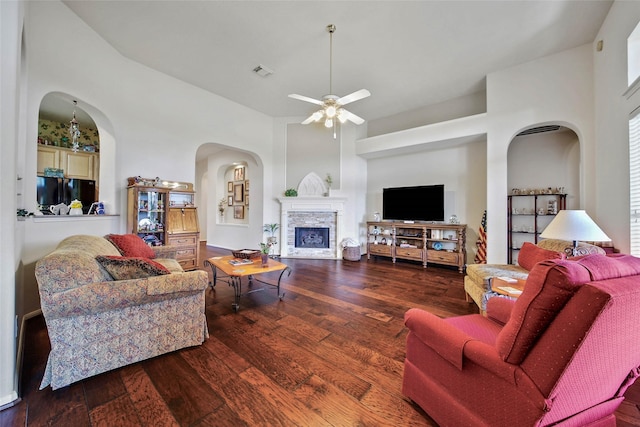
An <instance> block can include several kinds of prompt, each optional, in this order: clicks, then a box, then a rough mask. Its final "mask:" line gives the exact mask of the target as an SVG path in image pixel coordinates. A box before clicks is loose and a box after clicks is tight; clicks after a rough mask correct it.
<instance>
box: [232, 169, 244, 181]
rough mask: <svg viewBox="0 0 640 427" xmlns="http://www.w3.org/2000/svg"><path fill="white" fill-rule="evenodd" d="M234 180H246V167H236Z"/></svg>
mask: <svg viewBox="0 0 640 427" xmlns="http://www.w3.org/2000/svg"><path fill="white" fill-rule="evenodd" d="M233 180H234V181H244V168H243V167H239V168H235V170H234V171H233Z"/></svg>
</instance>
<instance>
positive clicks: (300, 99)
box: [289, 93, 324, 105]
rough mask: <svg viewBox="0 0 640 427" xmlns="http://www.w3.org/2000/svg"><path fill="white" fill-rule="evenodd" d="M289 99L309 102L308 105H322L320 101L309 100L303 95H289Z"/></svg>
mask: <svg viewBox="0 0 640 427" xmlns="http://www.w3.org/2000/svg"><path fill="white" fill-rule="evenodd" d="M289 98H293V99H297V100H299V101H305V102H310V103H312V104H316V105H322V104H324V102H322V101H320V100H318V99H313V98H309V97H308V96H304V95H298V94H297V93H292V94H291V95H289Z"/></svg>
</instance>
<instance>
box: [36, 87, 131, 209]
mask: <svg viewBox="0 0 640 427" xmlns="http://www.w3.org/2000/svg"><path fill="white" fill-rule="evenodd" d="M74 100H75V101H77V105H75V106H74ZM74 110H75V112H76V120H77V121H78V123H79V127H80V131H81V132H86V131H87V130H88V129H92V130H95V133H96V134H97V138H98V143H99V167H98V168H97V171H98V173H97V176H96V177H95V178H96V179H95V181H96V186H97V193H98V200H99V201H102V202H104V203H105V208H106V212H107V214H116V213H118V212H119V199H118V197H117V195H116V182H115V177H116V174H115V173H114V171H115V170H116V167H115V163H116V162H115V151H116V150H115V146H116V140H115V137H114V131H113V125H112V124H111V121H110V120H109V119H108V118H107V116H106V115H105V114H104V113H103V112H102V111H101V110H99V109H98V108H96V107H95V106H93V105H91V104H89V103H87V102H85V101H84V100H82V99H79V98H78V97H75V96H73V95H71V94H68V93H64V92H49V93H47V94H45V95H44V96H43V98H42V101H41V102H40V108H39V120H38V123H40V120H41V119H45V120H48V121H52V122H57V123H60V124H61V125H62V124H65V125H66V127H65V128H62V129H60V132H61V133H63V132H66V133H67V134H68V123H69V121H70V120H71V118H72V116H73V112H74ZM84 135H85V134H84V133H83V136H82V137H81V141H83V140H84V141H88V140H86V139H84ZM34 181H35V176H34ZM32 188H33V197H31V198H30V200H33V201H34V205H35V206H34V210H35V209H37V196H36V188H35V184H34V185H33V187H32Z"/></svg>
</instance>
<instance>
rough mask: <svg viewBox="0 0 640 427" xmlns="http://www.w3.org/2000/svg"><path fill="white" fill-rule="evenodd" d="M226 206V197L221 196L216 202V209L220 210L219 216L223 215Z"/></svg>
mask: <svg viewBox="0 0 640 427" xmlns="http://www.w3.org/2000/svg"><path fill="white" fill-rule="evenodd" d="M226 206H227V199H226V198H224V197H223V198H222V199H220V201H219V202H218V211H219V212H220V218H222V217H224V210H225V209H226Z"/></svg>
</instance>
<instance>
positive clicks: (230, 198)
mask: <svg viewBox="0 0 640 427" xmlns="http://www.w3.org/2000/svg"><path fill="white" fill-rule="evenodd" d="M227 205H229V206H233V196H229V197H227Z"/></svg>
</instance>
